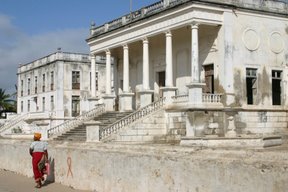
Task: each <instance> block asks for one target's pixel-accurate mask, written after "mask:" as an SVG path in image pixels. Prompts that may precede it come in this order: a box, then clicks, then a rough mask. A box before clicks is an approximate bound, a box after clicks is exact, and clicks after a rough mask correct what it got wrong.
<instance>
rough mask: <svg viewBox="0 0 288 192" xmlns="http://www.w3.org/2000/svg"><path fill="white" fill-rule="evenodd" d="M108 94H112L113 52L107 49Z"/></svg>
mask: <svg viewBox="0 0 288 192" xmlns="http://www.w3.org/2000/svg"><path fill="white" fill-rule="evenodd" d="M106 95H111V53H110V51H109V50H106Z"/></svg>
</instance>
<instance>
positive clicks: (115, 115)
mask: <svg viewBox="0 0 288 192" xmlns="http://www.w3.org/2000/svg"><path fill="white" fill-rule="evenodd" d="M129 114H131V112H107V113H104V114H102V115H100V116H98V117H95V118H94V120H95V121H99V122H101V124H100V125H99V127H100V129H101V128H103V127H107V126H109V125H111V124H113V123H115V122H116V121H118V120H120V119H122V118H124V117H125V116H127V115H129ZM55 140H71V141H76V140H86V127H85V125H84V124H81V125H79V126H78V127H76V128H73V129H71V130H69V131H67V132H66V133H63V134H62V135H61V136H58V137H57V138H55Z"/></svg>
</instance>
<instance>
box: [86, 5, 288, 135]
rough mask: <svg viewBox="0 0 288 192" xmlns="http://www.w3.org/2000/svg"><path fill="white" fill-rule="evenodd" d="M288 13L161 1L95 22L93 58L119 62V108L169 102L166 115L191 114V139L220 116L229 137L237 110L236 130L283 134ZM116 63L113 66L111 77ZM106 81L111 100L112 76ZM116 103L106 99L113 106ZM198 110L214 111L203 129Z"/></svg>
mask: <svg viewBox="0 0 288 192" xmlns="http://www.w3.org/2000/svg"><path fill="white" fill-rule="evenodd" d="M287 13H288V5H287V2H284V1H254V0H248V1H246V0H245V1H244V0H237V1H222V0H207V1H191V0H162V1H159V2H156V3H154V4H152V5H149V6H147V7H143V8H142V9H140V10H137V11H135V12H133V13H131V14H127V15H124V16H123V17H121V18H117V19H115V20H113V21H110V22H108V23H105V24H104V25H101V26H95V25H92V26H91V29H90V31H91V35H90V37H89V38H88V39H87V43H88V45H89V46H90V54H91V55H92V56H98V55H102V56H105V57H107V58H109V57H113V58H114V59H115V70H116V73H115V74H116V75H115V85H114V87H115V92H116V99H118V102H116V103H118V104H119V105H118V106H119V107H118V108H119V110H120V111H129V110H137V109H139V108H141V107H144V106H147V105H148V104H150V103H152V102H154V101H157V100H159V99H161V98H165V99H166V101H165V105H166V106H165V107H166V112H167V113H169V110H170V111H176V112H179V113H181V114H183V115H184V116H185V118H186V120H185V121H186V136H192V137H194V136H197V135H198V136H199V135H200V136H201V135H203V134H204V130H203V129H202V128H201V127H205V126H206V127H207V124H209V121H210V122H211V121H212V122H213V121H217V119H221V118H222V119H221V120H219V125H220V126H222V127H223V129H222V131H220V132H221V134H223V135H225V133H227V132H228V130H229V120H227V118H228V117H229V116H230V115H229V114H231V111H233V114H234V115H232V116H233V122H232V123H233V126H236V128H235V129H236V130H237V132H238V133H244V134H266V133H267V134H274V133H281V134H283V133H287V105H288V99H287V94H288V89H287V80H288V68H287V66H288V57H287V55H288V50H287V47H288V35H287V26H288V19H287V18H288V14H287ZM110 65H111V64H110V62H109V61H107V62H106V67H107V68H106V76H108V77H109V76H110V74H111V71H110V70H109V68H110ZM92 74H94V73H93V68H92ZM106 81H107V82H108V83H106V90H105V91H106V92H105V93H106V96H109V95H111V86H110V83H109V82H110V80H109V78H108V79H106ZM111 98H112V97H107V99H106V98H103V100H104V102H105V103H108V104H109V103H111V102H112V101H111ZM113 99H115V98H113ZM113 99H112V100H113ZM111 110H113V109H112V108H111ZM197 110H198V111H199V112H201V114H202V112H203V116H204V117H205V114H207V113H208V114H210V112H211V114H210V115H209V116H208V117H205V118H202V120H201V122H202V124H203V126H198V125H195V122H197V120H196V119H195V116H197V115H195V113H194V112H195V111H197ZM215 111H216V112H215ZM235 114H236V115H235ZM183 115H182V116H183ZM200 116H202V115H200ZM219 116H221V118H219ZM211 119H212V120H211ZM204 125H205V126H204ZM197 129H202V130H198V131H197Z"/></svg>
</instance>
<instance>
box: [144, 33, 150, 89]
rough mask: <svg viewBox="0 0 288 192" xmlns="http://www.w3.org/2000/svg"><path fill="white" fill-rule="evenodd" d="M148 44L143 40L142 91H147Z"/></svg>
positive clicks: (146, 40)
mask: <svg viewBox="0 0 288 192" xmlns="http://www.w3.org/2000/svg"><path fill="white" fill-rule="evenodd" d="M149 89H150V87H149V42H148V39H146V38H145V39H143V90H149Z"/></svg>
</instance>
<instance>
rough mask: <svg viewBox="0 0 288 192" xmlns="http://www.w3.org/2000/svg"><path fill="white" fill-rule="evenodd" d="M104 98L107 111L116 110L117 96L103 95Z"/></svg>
mask: <svg viewBox="0 0 288 192" xmlns="http://www.w3.org/2000/svg"><path fill="white" fill-rule="evenodd" d="M103 99H104V104H105V109H106V111H115V110H114V100H115V96H114V95H105V96H103Z"/></svg>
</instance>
